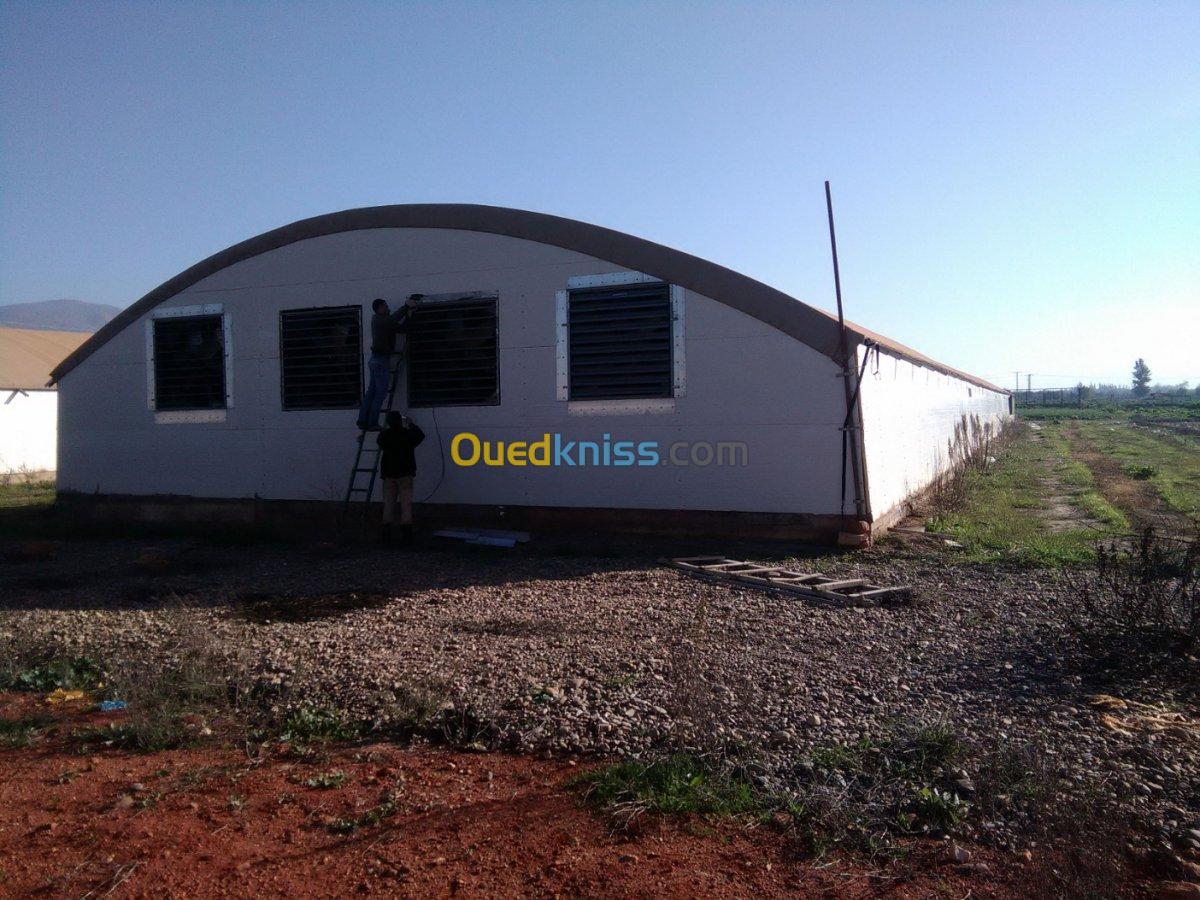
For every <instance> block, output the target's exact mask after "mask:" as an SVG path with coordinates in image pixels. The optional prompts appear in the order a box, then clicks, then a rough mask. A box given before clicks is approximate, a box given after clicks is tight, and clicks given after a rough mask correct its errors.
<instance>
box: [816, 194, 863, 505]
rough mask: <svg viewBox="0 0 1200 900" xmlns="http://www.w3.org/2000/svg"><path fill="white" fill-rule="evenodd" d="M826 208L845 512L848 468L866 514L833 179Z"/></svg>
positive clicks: (856, 503)
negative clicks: (842, 408) (841, 392)
mask: <svg viewBox="0 0 1200 900" xmlns="http://www.w3.org/2000/svg"><path fill="white" fill-rule="evenodd" d="M825 210H826V212H827V213H828V216H829V247H830V249H831V250H832V251H833V287H834V291H835V293H836V294H837V312H838V332H839V338H840V341H841V357H842V360H841V362H842V385H843V387H844V388H845V393H846V419H845V421H844V422H843V423H842V515H845V514H846V468H847V464H849V467H850V469H851V471H852V473H853V475H854V510H855V513H856V514H857V515H858V516H859V517H861V516H862V515H863V498H862V480H861V476H860V475H859V471H858V454H857V449H858V438H857V437H855V438H853V439H851V436H850V430H851V429H854V428H856V423H857V421H858V417H857V416H856V415H855V414H854V405H855V393H856V392H855V390H854V386H853V385H852V384H851V383H850V382H851V379H852V378H853V377H854V369H853V367H852V366H851V364H850V341H849V338H848V336H847V334H846V317H845V315H844V314H843V312H842V273H841V270H840V269H839V268H838V253H837V231H836V230H835V229H834V227H833V194H832V193H831V191H830V189H829V182H828V181H826V182H825Z"/></svg>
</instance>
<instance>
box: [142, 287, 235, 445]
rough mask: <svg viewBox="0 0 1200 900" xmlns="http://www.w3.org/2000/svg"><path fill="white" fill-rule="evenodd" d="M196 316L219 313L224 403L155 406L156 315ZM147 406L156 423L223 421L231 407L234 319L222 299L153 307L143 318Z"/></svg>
mask: <svg viewBox="0 0 1200 900" xmlns="http://www.w3.org/2000/svg"><path fill="white" fill-rule="evenodd" d="M198 316H220V317H221V342H222V344H223V347H222V352H223V354H224V361H225V406H224V407H221V408H218V409H195V410H191V409H164V410H160V409H159V408H158V397H157V391H156V389H155V385H154V323H155V322H157V321H158V320H159V319H190V318H196V317H198ZM146 406H147V408H148V409H149V410H150V411H151V412H153V413H154V421H155V424H159V425H174V424H180V423H196V422H224V421H225V420H226V413H227V411H228V410H230V409H232V408H233V323H232V321H231V316H229V314H227V313H226V312H225V307H224V305H223V304H221V303H204V304H196V305H193V306H172V307H168V308H165V309H156V310H154V311H153V312H151V313H150V315H149V317H147V319H146Z"/></svg>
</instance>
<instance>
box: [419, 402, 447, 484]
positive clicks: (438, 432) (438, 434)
mask: <svg viewBox="0 0 1200 900" xmlns="http://www.w3.org/2000/svg"><path fill="white" fill-rule="evenodd" d="M432 409H433V436H434V437H435V438H436V439H437V445H438V458H439V459H440V460H441V464H442V471H441V474H439V475H438V480H437V484H435V485H434V486H433V490H432V491H430V492H429V493H428V494H426V495H425V498H424V499H422V500H418V501H417V502H418V503H428V502H429V498H430V497H432V496H433V495H434V494H436V493H437V492H438V488H440V487H441V486H442V481H443V480H444V479H445V477H446V448H445V447H443V446H442V429H441V428H440V427H439V426H438V420H437V407H436V406H435V407H432Z"/></svg>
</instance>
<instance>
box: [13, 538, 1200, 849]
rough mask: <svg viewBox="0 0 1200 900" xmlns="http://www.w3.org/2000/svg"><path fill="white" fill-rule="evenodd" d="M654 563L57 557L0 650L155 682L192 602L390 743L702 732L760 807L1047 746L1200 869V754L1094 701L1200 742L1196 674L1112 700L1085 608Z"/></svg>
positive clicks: (974, 574)
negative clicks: (784, 586) (450, 710)
mask: <svg viewBox="0 0 1200 900" xmlns="http://www.w3.org/2000/svg"><path fill="white" fill-rule="evenodd" d="M706 549H709V548H698V550H697V551H695V552H703V551H704V550H706ZM648 552H649V551H648V550H647V548H644V547H643V548H642V549H641V550H640V553H630V554H623V555H619V556H597V557H589V556H574V555H549V554H546V553H539V552H537V551H536V550H531V549H529V548H522V549H519V550H518V551H503V550H497V551H486V552H481V553H476V552H468V551H460V550H455V549H440V548H438V549H426V550H424V551H423V552H420V553H402V552H386V553H385V552H383V551H373V550H372V551H363V552H359V553H354V554H347V553H345V552H343V551H338V550H334V549H333V548H321V547H317V548H308V549H297V548H287V547H277V546H271V547H250V548H246V547H228V548H221V547H214V546H211V545H205V544H203V543H196V542H179V541H176V542H157V543H154V544H146V543H145V542H142V543H138V542H130V541H112V542H79V543H63V544H61V545H58V546H57V547H56V548H55V549H54V551H53V553H52V555H51V556H50V558H49V559H45V560H41V561H32V562H17V563H13V562H9V563H7V564H4V565H0V633H4V632H7V633H9V634H14V633H19V634H21V635H24V636H31V635H36V636H38V637H39V638H45V639H48V640H52V641H56V642H62V643H67V644H70V645H72V646H75V647H79V648H84V649H87V650H88V651H89V652H93V653H98V654H100V655H103V656H106V657H109V658H111V657H113V656H120V655H127V656H129V657H131V658H136V659H140V660H152V659H154V658H155V656H156V655H161V654H162V653H163V648H164V646H165V645H167V644H168V643H169V642H170V636H171V629H172V622H174V621H177V619H178V614H175V615H174V616H173V615H172V614H169V613H166V612H164V606H170V605H171V604H172V603H173V602H174V601H173V600H172V599H170V598H174V597H179V598H182V600H183V602H184V603H185V604H186V605H187V607H188V608H189V610H191V611H190V612H189V613H188V615H192V616H195V617H199V619H200V620H201V621H202V623H203V626H204V630H205V631H207V632H208V633H209V634H211V635H212V636H213V638H214V639H215V640H216V641H217V642H218V643H219V644H220V645H221V646H223V647H226V648H232V649H233V650H236V651H237V652H238V653H239V654H240V655H242V656H243V657H244V658H245V659H246V660H247V661H248V664H249V665H250V667H251V669H252V672H253V674H254V676H255V677H256V678H257V679H259V680H261V681H263V682H265V683H267V684H272V685H279V686H280V687H281V689H285V690H286V692H287V694H288V696H291V697H294V698H303V699H305V700H307V701H310V702H313V703H317V704H322V705H324V704H336V705H338V706H340V707H341V708H343V709H345V710H347V711H349V712H351V713H353V714H355V715H359V714H361V715H363V716H369V717H373V718H376V719H378V720H381V721H386V720H387V719H388V718H389V716H392V715H396V714H397V713H396V710H397V705H398V698H403V697H404V696H405V694H406V693H407V692H410V691H412V690H413V689H414V688H416V689H428V690H431V691H433V692H435V693H436V694H437V695H438V696H439V697H440V698H444V699H445V701H446V702H448V703H452V704H454V708H455V709H456V710H459V711H462V710H465V709H470V710H472V711H473V712H474V713H476V714H477V715H479V716H480V717H482V718H483V719H486V720H488V721H491V722H493V723H495V725H496V726H497V727H498V729H499V733H500V738H501V741H502V742H503V744H504V745H506V746H509V747H514V748H517V749H522V750H530V751H573V752H579V751H588V752H590V751H597V752H604V753H617V754H623V753H637V752H640V751H644V750H646V749H648V748H652V747H655V746H659V745H661V744H662V743H664V742H666V741H668V740H669V739H670V738H671V737H672V735H678V734H679V733H680V732H681V731H684V730H686V724H685V723H686V722H687V721H691V722H693V723H694V725H695V727H696V728H697V729H698V733H699V734H700V735H701V739H702V740H706V741H708V742H713V741H718V740H726V741H730V742H733V743H737V744H741V745H743V746H745V747H748V748H751V749H752V750H753V755H754V756H755V757H757V758H758V759H760V760H761V764H760V766H759V768H758V771H759V772H760V777H761V778H762V780H763V781H764V782H766V783H767V784H768V785H771V784H775V783H778V782H780V781H781V780H783V779H786V778H787V777H789V776H790V775H792V774H794V773H795V771H796V768H797V766H798V765H799V766H803V765H804V759H805V757H806V753H807V752H808V751H809V750H811V749H812V748H813V747H814V746H818V745H829V744H833V743H838V742H846V741H852V740H855V739H857V738H859V737H860V736H863V735H873V734H879V733H882V732H883V731H884V730H885V729H887V728H888V727H890V726H892V725H894V724H895V723H898V722H899V723H908V724H911V723H918V722H919V723H933V722H941V723H944V724H946V725H948V726H950V727H951V728H953V729H954V730H955V731H956V732H958V733H960V734H962V735H964V736H966V737H969V738H972V739H975V740H978V741H980V742H984V743H991V744H995V743H1005V742H1009V741H1011V742H1014V743H1021V742H1031V743H1032V744H1033V745H1034V746H1035V747H1037V748H1038V749H1039V750H1040V751H1041V753H1042V754H1044V756H1045V757H1046V758H1047V759H1048V760H1050V761H1051V763H1053V764H1054V766H1055V768H1057V769H1058V770H1059V771H1061V772H1063V773H1068V775H1069V777H1070V778H1072V779H1074V780H1075V781H1077V782H1079V783H1081V784H1088V785H1096V786H1098V787H1099V788H1100V789H1101V790H1102V791H1103V792H1105V793H1107V794H1109V795H1113V796H1118V795H1120V796H1122V797H1123V799H1122V801H1121V802H1122V803H1124V804H1125V806H1126V810H1127V813H1128V816H1129V819H1130V821H1132V822H1134V823H1136V824H1137V825H1138V826H1139V827H1140V830H1141V831H1142V832H1143V834H1145V835H1147V837H1148V838H1153V839H1157V838H1161V837H1167V838H1169V839H1170V840H1171V841H1173V842H1174V844H1175V846H1177V847H1183V848H1185V849H1187V848H1190V849H1191V850H1192V851H1195V850H1200V761H1198V758H1197V757H1198V755H1200V754H1197V749H1198V745H1200V738H1198V737H1197V734H1196V732H1195V731H1194V730H1193V731H1191V732H1189V731H1187V730H1186V729H1174V730H1172V729H1166V730H1161V731H1152V730H1149V729H1147V728H1146V727H1143V723H1141V722H1139V721H1137V720H1135V719H1134V718H1132V717H1130V716H1128V715H1127V713H1128V712H1129V711H1128V710H1125V711H1121V710H1109V711H1108V714H1109V718H1108V719H1107V720H1106V718H1105V716H1104V712H1105V711H1102V710H1099V709H1097V708H1095V707H1094V706H1093V704H1092V702H1091V699H1092V697H1093V696H1094V695H1095V694H1097V693H1106V694H1110V695H1114V696H1117V697H1119V698H1121V699H1122V700H1125V701H1136V702H1139V703H1147V704H1154V705H1157V706H1160V707H1162V708H1164V709H1167V710H1171V711H1176V712H1182V713H1184V714H1185V715H1187V716H1188V718H1190V719H1192V720H1193V721H1195V720H1196V719H1197V718H1200V716H1198V714H1197V699H1196V693H1195V691H1196V686H1197V682H1198V681H1200V665H1198V664H1197V662H1196V660H1191V661H1188V662H1185V663H1184V664H1182V669H1183V670H1182V672H1179V671H1176V672H1173V673H1172V675H1171V677H1169V678H1165V677H1162V676H1154V677H1151V676H1145V677H1141V678H1138V677H1133V676H1129V677H1125V678H1123V679H1122V680H1119V681H1113V680H1111V679H1109V680H1106V681H1101V680H1098V678H1097V677H1096V676H1095V674H1093V671H1094V670H1092V669H1090V668H1089V666H1088V664H1087V661H1086V660H1085V659H1083V658H1082V656H1081V654H1080V652H1079V650H1078V648H1077V644H1076V641H1075V640H1074V638H1073V637H1072V635H1071V633H1070V631H1069V629H1067V628H1066V627H1065V626H1064V625H1063V623H1062V616H1061V614H1060V613H1059V612H1058V611H1057V610H1056V607H1055V605H1056V603H1058V602H1061V600H1062V599H1063V598H1064V597H1066V596H1067V595H1068V594H1069V592H1070V590H1071V588H1070V585H1069V582H1068V579H1067V578H1066V576H1064V575H1063V574H1061V573H1058V572H1053V571H1032V572H1029V571H1024V572H1006V571H999V570H986V569H980V568H973V567H967V566H956V565H955V564H954V563H953V559H952V558H951V557H947V558H935V557H921V556H915V555H910V554H908V553H906V552H900V551H896V550H890V551H889V550H882V551H872V552H870V553H865V554H859V555H853V556H842V557H836V556H831V557H824V558H820V559H816V560H808V561H803V562H797V563H796V565H797V567H803V568H806V569H808V570H817V569H819V570H820V571H823V572H825V573H827V574H833V575H851V576H859V575H866V576H869V577H870V578H871V579H873V580H875V581H878V582H881V583H897V582H900V583H907V584H911V585H913V586H914V588H915V589H916V595H917V600H916V601H915V602H914V603H913V604H911V605H908V606H903V607H897V608H891V609H886V608H873V609H859V608H839V607H835V606H829V605H822V604H818V603H814V602H807V601H805V600H803V599H797V598H793V597H787V596H778V595H774V594H770V593H765V592H761V591H758V590H752V589H742V588H738V587H731V586H726V585H721V584H716V583H711V582H705V581H701V580H697V579H695V578H692V577H689V576H687V575H684V574H682V573H678V572H675V571H673V570H669V569H665V568H663V567H661V566H659V565H658V564H657V563H656V562H655V556H650V555H647V554H648ZM727 552H730V553H731V555H735V556H739V555H742V556H745V557H747V558H754V559H763V560H778V559H780V556H779V555H778V550H776V551H775V552H774V555H771V552H770V551H768V550H763V549H762V548H759V552H757V553H756V552H754V551H753V549H752V548H744V549H743V551H742V552H738V553H735V552H733V551H727ZM655 555H656V554H655ZM401 705H402V704H401ZM1113 717H1115V718H1113ZM1106 721H1107V724H1106ZM1114 725H1116V726H1119V727H1112V726H1114ZM986 827H987V826H985V828H986ZM994 827H995V828H996V829H997V834H998V835H999V838H998V840H999V841H1000V842H1001V843H1004V842H1007V841H1008V840H1009V838H1010V835H1009V834H1008V832H1007V831H1005V827H1006V826H1004V825H1003V823H997V824H996V825H995V826H994ZM985 836H986V835H985Z"/></svg>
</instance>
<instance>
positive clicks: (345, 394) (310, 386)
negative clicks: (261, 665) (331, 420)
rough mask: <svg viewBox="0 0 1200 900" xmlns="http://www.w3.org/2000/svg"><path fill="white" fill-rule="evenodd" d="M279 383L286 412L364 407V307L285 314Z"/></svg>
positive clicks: (281, 324)
mask: <svg viewBox="0 0 1200 900" xmlns="http://www.w3.org/2000/svg"><path fill="white" fill-rule="evenodd" d="M279 379H280V389H281V391H282V395H283V408H284V409H286V410H297V409H347V408H350V407H355V406H358V404H359V401H360V400H361V399H362V308H361V307H358V306H332V307H323V308H320V309H289V310H284V311H283V312H281V313H280V314H279Z"/></svg>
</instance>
